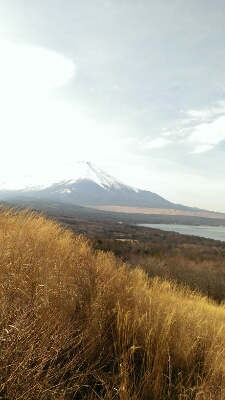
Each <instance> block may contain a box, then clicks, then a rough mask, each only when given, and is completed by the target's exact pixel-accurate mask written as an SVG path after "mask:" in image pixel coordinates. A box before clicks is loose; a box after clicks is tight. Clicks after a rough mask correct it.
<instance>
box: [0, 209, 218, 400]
mask: <svg viewBox="0 0 225 400" xmlns="http://www.w3.org/2000/svg"><path fill="white" fill-rule="evenodd" d="M0 274H1V275H0V276H1V278H0V301H1V320H0V358H1V363H0V398H2V399H10V400H11V399H17V400H19V399H21V400H28V399H41V400H42V399H60V400H62V399H90V400H94V399H95V400H96V399H108V400H109V399H118V400H129V399H132V400H137V399H141V400H145V399H146V400H147V399H150V400H160V399H163V400H164V399H180V400H184V399H185V400H186V399H197V400H210V399H211V400H222V399H225V350H224V343H225V308H224V307H222V306H216V305H215V304H213V303H212V302H209V301H208V300H207V299H206V298H204V297H201V296H200V295H197V294H195V293H193V292H191V291H190V290H189V289H188V288H186V287H183V288H181V287H180V288H178V287H177V286H176V285H175V284H174V283H172V282H168V281H162V280H160V279H157V278H155V279H152V280H150V279H148V278H147V276H146V275H145V274H144V272H143V271H142V270H141V269H138V268H137V269H134V270H129V268H128V267H127V266H126V265H125V264H122V263H121V262H120V261H118V260H117V259H116V258H115V257H114V256H113V254H111V253H108V254H106V253H103V252H93V250H92V249H91V246H90V245H89V243H88V240H87V239H85V238H84V237H81V236H78V237H76V236H74V235H73V234H72V233H71V232H70V231H67V230H65V229H63V228H61V227H60V226H59V225H57V224H56V223H55V222H53V221H50V220H47V219H45V217H43V216H41V215H36V214H34V213H31V212H29V211H25V212H17V211H15V210H7V209H4V208H2V210H1V212H0Z"/></svg>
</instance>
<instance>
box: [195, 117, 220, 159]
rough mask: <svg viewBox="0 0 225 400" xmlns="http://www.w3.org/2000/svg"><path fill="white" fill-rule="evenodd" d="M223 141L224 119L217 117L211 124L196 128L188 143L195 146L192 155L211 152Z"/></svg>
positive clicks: (200, 125)
mask: <svg viewBox="0 0 225 400" xmlns="http://www.w3.org/2000/svg"><path fill="white" fill-rule="evenodd" d="M224 140H225V117H224V116H223V117H219V118H217V119H216V120H215V121H213V122H211V123H203V124H199V125H197V126H196V128H195V130H194V131H193V132H192V133H191V134H190V136H189V138H188V141H189V142H190V143H192V144H193V145H195V148H194V150H193V151H192V153H203V152H205V151H208V150H211V149H212V148H214V147H215V146H216V145H218V144H219V143H221V142H223V141H224Z"/></svg>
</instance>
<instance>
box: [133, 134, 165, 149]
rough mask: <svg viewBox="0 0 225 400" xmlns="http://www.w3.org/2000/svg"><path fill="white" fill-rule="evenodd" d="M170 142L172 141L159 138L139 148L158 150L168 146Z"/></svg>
mask: <svg viewBox="0 0 225 400" xmlns="http://www.w3.org/2000/svg"><path fill="white" fill-rule="evenodd" d="M170 142H171V141H170V140H168V139H164V138H162V137H159V138H157V139H155V140H152V141H150V142H147V143H143V144H141V145H140V146H139V148H141V149H157V148H160V147H164V146H166V145H167V144H169V143H170Z"/></svg>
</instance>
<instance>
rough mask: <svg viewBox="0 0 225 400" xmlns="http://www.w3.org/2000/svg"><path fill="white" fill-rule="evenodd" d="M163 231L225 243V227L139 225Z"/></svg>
mask: <svg viewBox="0 0 225 400" xmlns="http://www.w3.org/2000/svg"><path fill="white" fill-rule="evenodd" d="M138 225H139V226H146V227H148V228H154V229H162V230H163V231H170V232H171V231H173V232H178V233H181V234H183V235H194V236H201V237H205V238H209V239H215V240H222V241H225V226H205V225H199V226H194V225H174V224H138Z"/></svg>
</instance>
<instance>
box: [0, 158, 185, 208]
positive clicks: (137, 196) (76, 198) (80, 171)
mask: <svg viewBox="0 0 225 400" xmlns="http://www.w3.org/2000/svg"><path fill="white" fill-rule="evenodd" d="M16 199H18V200H19V199H22V200H26V199H27V200H37V199H38V200H48V201H57V202H62V203H70V204H74V205H79V206H100V205H101V206H102V205H117V206H132V207H152V208H168V209H170V208H174V209H190V208H189V207H185V206H182V205H180V204H174V203H171V202H170V201H168V200H166V199H164V198H163V197H161V196H159V195H158V194H156V193H152V192H150V191H146V190H140V189H136V188H134V187H132V186H128V185H126V184H124V183H123V182H121V181H119V180H117V179H115V178H114V177H112V176H111V175H109V174H107V173H106V172H104V171H103V170H101V169H100V168H98V167H96V166H95V165H93V164H92V163H90V162H85V161H80V162H75V163H72V164H69V165H67V166H64V167H62V168H60V169H57V170H55V171H54V173H52V174H49V173H47V172H46V174H45V177H44V178H43V179H41V180H40V179H36V181H35V180H34V178H33V177H31V176H23V177H22V178H21V179H20V180H16V181H7V182H3V183H0V200H7V201H10V200H16Z"/></svg>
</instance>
